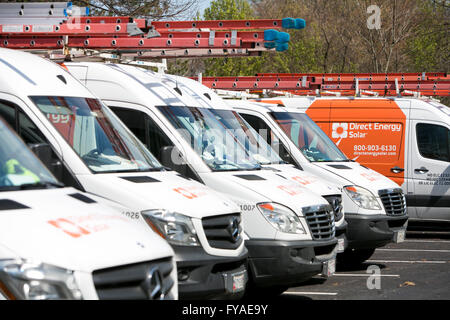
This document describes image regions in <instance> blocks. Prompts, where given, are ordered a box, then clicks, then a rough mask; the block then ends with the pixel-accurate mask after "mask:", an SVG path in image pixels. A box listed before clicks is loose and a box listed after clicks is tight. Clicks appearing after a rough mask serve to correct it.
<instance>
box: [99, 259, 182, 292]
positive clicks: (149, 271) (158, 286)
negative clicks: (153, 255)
mask: <svg viewBox="0 0 450 320" xmlns="http://www.w3.org/2000/svg"><path fill="white" fill-rule="evenodd" d="M172 270H173V261H172V259H171V258H165V259H160V260H155V261H148V262H141V263H135V264H130V265H125V266H119V267H113V268H108V269H101V270H96V271H94V272H93V280H94V286H95V289H96V291H97V295H98V298H99V299H100V300H119V299H120V300H171V299H173V298H174V297H173V296H172V294H171V293H170V292H171V289H172V287H173V285H174V281H173V280H172V278H171V277H170V274H171V272H172Z"/></svg>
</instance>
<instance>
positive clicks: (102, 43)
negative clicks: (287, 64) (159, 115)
mask: <svg viewBox="0 0 450 320" xmlns="http://www.w3.org/2000/svg"><path fill="white" fill-rule="evenodd" d="M304 27H305V23H304V20H303V19H293V18H285V19H255V20H217V21H152V20H150V19H145V18H138V19H135V18H133V17H130V16H121V17H110V16H89V8H84V7H76V6H73V5H72V3H71V2H68V3H64V2H55V3H51V2H48V3H0V47H4V48H10V49H21V50H26V51H32V52H34V53H37V54H41V55H44V56H46V57H48V58H50V59H55V60H71V59H102V58H101V57H102V55H103V56H104V54H112V55H114V56H115V57H118V58H119V59H122V57H125V59H127V60H130V59H132V60H147V59H155V58H179V57H221V56H257V55H260V54H261V52H263V51H285V50H286V49H287V43H288V42H289V40H290V37H289V34H288V33H286V32H281V30H282V29H302V28H304Z"/></svg>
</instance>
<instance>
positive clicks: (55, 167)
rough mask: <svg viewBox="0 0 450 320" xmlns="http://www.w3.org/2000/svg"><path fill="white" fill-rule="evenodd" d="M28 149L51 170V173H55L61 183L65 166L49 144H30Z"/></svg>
mask: <svg viewBox="0 0 450 320" xmlns="http://www.w3.org/2000/svg"><path fill="white" fill-rule="evenodd" d="M28 147H29V148H30V149H31V151H33V153H34V154H35V155H36V156H37V157H38V158H39V160H41V162H42V163H43V164H44V165H45V166H46V167H47V168H48V169H49V170H50V172H51V173H53V175H54V176H55V177H56V178H57V179H58V180H59V181H62V178H63V164H62V162H61V161H59V159H58V158H57V157H55V154H54V152H53V149H52V147H51V146H50V145H49V144H48V143H36V144H29V145H28Z"/></svg>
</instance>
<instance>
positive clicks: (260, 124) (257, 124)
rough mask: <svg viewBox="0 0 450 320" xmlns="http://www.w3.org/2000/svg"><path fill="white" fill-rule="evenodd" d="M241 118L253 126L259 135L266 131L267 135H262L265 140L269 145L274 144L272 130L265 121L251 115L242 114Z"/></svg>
mask: <svg viewBox="0 0 450 320" xmlns="http://www.w3.org/2000/svg"><path fill="white" fill-rule="evenodd" d="M240 115H241V117H242V118H244V119H245V121H247V122H248V124H249V125H251V126H252V127H253V129H255V130H256V131H257V132H258V133H259V132H260V131H261V130H266V131H265V132H266V134H263V135H261V136H262V137H263V138H265V139H266V141H267V143H268V144H271V143H272V130H270V127H269V126H268V125H267V124H266V123H265V122H264V120H262V119H261V118H259V117H256V116H253V115H250V114H245V113H240Z"/></svg>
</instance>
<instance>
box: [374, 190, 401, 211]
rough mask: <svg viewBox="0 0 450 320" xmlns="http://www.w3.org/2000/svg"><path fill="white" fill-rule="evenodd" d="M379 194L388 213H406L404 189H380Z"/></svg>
mask: <svg viewBox="0 0 450 320" xmlns="http://www.w3.org/2000/svg"><path fill="white" fill-rule="evenodd" d="M378 194H379V196H380V199H381V202H383V206H384V210H386V214H387V215H389V216H402V215H405V214H406V199H405V195H404V194H403V190H402V189H399V188H396V189H385V190H380V191H379V192H378Z"/></svg>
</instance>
